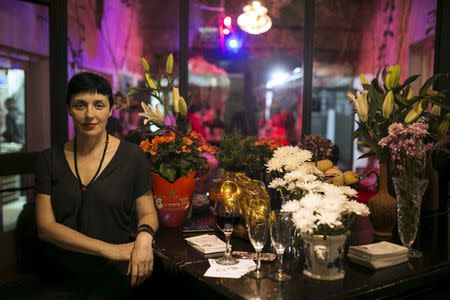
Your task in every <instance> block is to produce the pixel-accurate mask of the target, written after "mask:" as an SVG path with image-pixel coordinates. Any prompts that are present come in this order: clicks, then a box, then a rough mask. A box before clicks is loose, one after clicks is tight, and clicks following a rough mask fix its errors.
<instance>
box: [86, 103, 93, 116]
mask: <svg viewBox="0 0 450 300" xmlns="http://www.w3.org/2000/svg"><path fill="white" fill-rule="evenodd" d="M86 117H87V118H93V117H94V107H93V106H91V105H88V107H87V109H86Z"/></svg>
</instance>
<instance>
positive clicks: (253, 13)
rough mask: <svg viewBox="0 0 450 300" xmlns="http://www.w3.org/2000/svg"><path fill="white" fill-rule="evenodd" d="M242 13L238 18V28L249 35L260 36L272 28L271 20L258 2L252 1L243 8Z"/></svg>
mask: <svg viewBox="0 0 450 300" xmlns="http://www.w3.org/2000/svg"><path fill="white" fill-rule="evenodd" d="M243 10H244V12H243V13H242V14H241V15H240V16H239V17H238V19H237V23H238V25H239V27H240V28H241V29H242V30H243V31H245V32H247V33H250V34H261V33H264V32H266V31H268V30H269V29H270V27H272V20H271V19H270V17H269V16H268V15H267V8H265V7H264V6H263V5H262V4H261V3H260V2H259V1H253V2H252V4H251V5H246V6H244V9H243Z"/></svg>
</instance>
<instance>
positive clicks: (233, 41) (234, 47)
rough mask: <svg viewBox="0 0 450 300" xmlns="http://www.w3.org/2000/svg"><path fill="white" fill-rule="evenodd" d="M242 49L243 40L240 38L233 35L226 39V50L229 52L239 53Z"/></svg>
mask: <svg viewBox="0 0 450 300" xmlns="http://www.w3.org/2000/svg"><path fill="white" fill-rule="evenodd" d="M241 47H242V39H241V38H240V37H238V36H235V35H231V36H229V38H227V39H226V48H227V49H228V51H231V52H234V53H237V52H238V51H239V50H240V49H241Z"/></svg>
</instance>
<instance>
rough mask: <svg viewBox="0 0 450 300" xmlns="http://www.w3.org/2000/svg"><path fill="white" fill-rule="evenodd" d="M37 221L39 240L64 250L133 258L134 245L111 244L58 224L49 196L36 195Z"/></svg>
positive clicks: (116, 258)
mask: <svg viewBox="0 0 450 300" xmlns="http://www.w3.org/2000/svg"><path fill="white" fill-rule="evenodd" d="M36 221H37V227H38V233H39V238H40V239H41V240H45V241H47V242H50V243H52V244H55V245H57V246H59V247H61V248H63V249H66V250H70V251H73V252H79V253H84V254H90V255H96V256H103V257H106V258H108V259H111V260H129V259H130V257H131V250H132V249H133V244H134V243H128V244H119V245H115V244H109V243H106V242H104V241H101V240H98V239H94V238H91V237H88V236H86V235H84V234H82V233H80V232H78V231H76V230H73V229H72V228H69V227H67V226H65V225H62V224H60V223H58V222H56V220H55V215H54V214H53V209H52V205H51V202H50V196H49V195H45V194H37V195H36Z"/></svg>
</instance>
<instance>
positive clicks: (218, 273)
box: [203, 259, 256, 278]
mask: <svg viewBox="0 0 450 300" xmlns="http://www.w3.org/2000/svg"><path fill="white" fill-rule="evenodd" d="M208 261H209V265H210V267H209V269H208V270H206V272H205V274H203V275H204V276H205V277H220V278H241V277H242V276H243V275H245V274H246V273H247V272H249V271H251V270H254V269H255V268H256V264H255V262H254V261H253V260H251V259H239V263H237V264H235V265H231V266H225V265H219V264H218V263H217V262H216V261H215V260H214V259H208Z"/></svg>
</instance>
